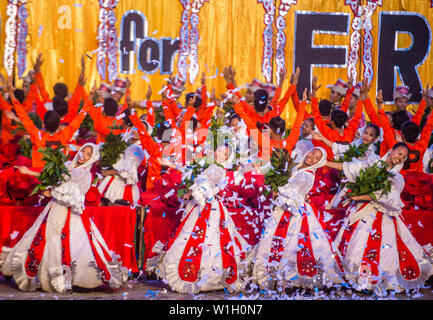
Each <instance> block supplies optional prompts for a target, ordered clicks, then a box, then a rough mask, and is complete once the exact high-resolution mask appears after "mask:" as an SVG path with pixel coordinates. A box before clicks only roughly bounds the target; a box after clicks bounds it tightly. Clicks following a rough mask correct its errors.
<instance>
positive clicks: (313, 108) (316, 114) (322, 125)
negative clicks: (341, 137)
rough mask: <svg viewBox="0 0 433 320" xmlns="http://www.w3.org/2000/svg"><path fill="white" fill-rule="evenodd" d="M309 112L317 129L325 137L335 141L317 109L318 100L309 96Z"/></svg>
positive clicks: (331, 131)
mask: <svg viewBox="0 0 433 320" xmlns="http://www.w3.org/2000/svg"><path fill="white" fill-rule="evenodd" d="M311 113H312V114H313V117H314V124H315V125H316V126H317V128H318V129H319V131H320V132H321V133H322V134H323V136H324V137H325V138H327V139H328V140H331V141H332V142H335V137H334V135H333V130H332V129H331V128H330V127H328V126H327V125H326V123H325V121H324V120H323V119H322V115H321V114H320V111H319V100H318V99H317V98H314V97H312V98H311Z"/></svg>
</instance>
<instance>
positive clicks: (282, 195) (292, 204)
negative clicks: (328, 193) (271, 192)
mask: <svg viewBox="0 0 433 320" xmlns="http://www.w3.org/2000/svg"><path fill="white" fill-rule="evenodd" d="M313 185H314V174H312V173H310V172H305V171H301V172H298V173H296V174H295V175H294V176H293V177H291V178H290V179H289V182H288V183H287V184H286V185H284V186H282V187H279V188H278V197H277V200H276V202H277V205H278V206H280V207H282V208H283V209H284V210H289V211H290V212H291V213H292V214H294V215H297V214H299V211H300V210H301V207H303V206H304V204H305V198H306V196H307V194H308V192H309V191H310V190H311V188H312V187H313Z"/></svg>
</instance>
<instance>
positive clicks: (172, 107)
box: [167, 83, 180, 120]
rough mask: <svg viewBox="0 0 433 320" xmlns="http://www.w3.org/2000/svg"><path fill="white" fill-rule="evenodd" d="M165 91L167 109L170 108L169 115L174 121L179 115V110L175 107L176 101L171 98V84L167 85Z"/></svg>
mask: <svg viewBox="0 0 433 320" xmlns="http://www.w3.org/2000/svg"><path fill="white" fill-rule="evenodd" d="M167 91H168V93H167V98H168V107H169V108H170V110H171V113H172V114H173V116H174V119H175V120H176V119H177V118H178V117H179V115H180V109H179V108H178V106H177V103H176V99H174V98H173V86H172V85H171V83H169V84H168V85H167Z"/></svg>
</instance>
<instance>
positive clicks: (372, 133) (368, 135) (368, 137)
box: [362, 127, 376, 144]
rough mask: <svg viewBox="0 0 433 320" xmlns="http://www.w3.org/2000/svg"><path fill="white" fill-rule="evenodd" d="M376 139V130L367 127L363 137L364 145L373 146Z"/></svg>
mask: <svg viewBox="0 0 433 320" xmlns="http://www.w3.org/2000/svg"><path fill="white" fill-rule="evenodd" d="M375 139H376V130H374V128H372V127H367V128H365V130H364V134H363V135H362V143H363V144H371V143H373V142H374V140H375Z"/></svg>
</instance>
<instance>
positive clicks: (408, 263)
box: [327, 142, 433, 295]
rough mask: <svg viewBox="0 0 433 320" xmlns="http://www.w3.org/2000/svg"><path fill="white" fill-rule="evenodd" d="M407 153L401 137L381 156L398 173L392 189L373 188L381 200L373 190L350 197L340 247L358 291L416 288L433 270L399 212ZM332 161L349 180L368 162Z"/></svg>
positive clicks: (339, 235) (340, 234)
mask: <svg viewBox="0 0 433 320" xmlns="http://www.w3.org/2000/svg"><path fill="white" fill-rule="evenodd" d="M408 153H409V148H408V147H407V145H406V144H405V143H402V142H399V143H397V144H395V145H394V146H393V148H392V149H391V150H389V151H388V152H387V153H386V154H385V155H384V156H383V157H382V158H381V159H380V160H382V161H384V162H385V163H386V164H387V166H388V168H389V169H388V170H389V171H390V172H391V173H392V174H394V176H393V177H391V178H390V179H391V182H392V185H391V190H390V191H389V192H388V193H387V194H382V192H381V190H379V191H376V192H374V194H375V196H376V198H377V200H375V199H373V198H372V197H371V196H370V195H360V196H353V197H351V200H352V202H351V204H350V206H349V209H348V211H347V213H346V218H345V221H344V223H343V225H342V227H341V229H340V231H339V232H338V234H337V237H336V239H335V246H336V247H337V248H338V250H339V252H340V253H341V255H342V261H343V266H344V269H345V275H346V278H347V279H348V280H349V281H350V284H351V285H352V287H353V288H354V289H355V290H363V289H365V290H372V291H374V292H376V294H377V295H382V294H383V293H384V292H385V290H394V291H395V292H402V291H405V290H409V289H417V288H420V287H421V286H423V285H424V283H425V281H426V280H427V279H428V278H429V277H430V276H431V275H432V274H433V268H432V260H431V257H430V256H429V255H428V253H427V252H426V251H425V250H424V249H423V248H422V246H421V245H420V244H419V243H418V242H417V241H416V240H415V238H414V237H413V235H412V234H411V232H410V231H409V229H408V227H407V226H406V224H405V223H404V222H403V220H402V218H401V216H400V215H401V211H402V208H403V206H404V204H403V202H402V201H401V198H400V194H401V192H402V191H403V188H404V179H403V176H402V175H401V174H400V173H399V172H400V170H401V168H402V167H403V164H404V161H405V160H406V159H407V156H408ZM327 165H328V166H332V167H333V168H335V169H338V170H343V171H344V174H345V176H346V177H347V179H348V180H349V181H355V179H356V177H357V175H359V173H360V170H361V169H364V168H366V167H368V165H365V164H364V163H362V162H358V161H356V162H344V163H333V162H328V164H327ZM378 165H379V166H382V164H381V163H379V162H378Z"/></svg>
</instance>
